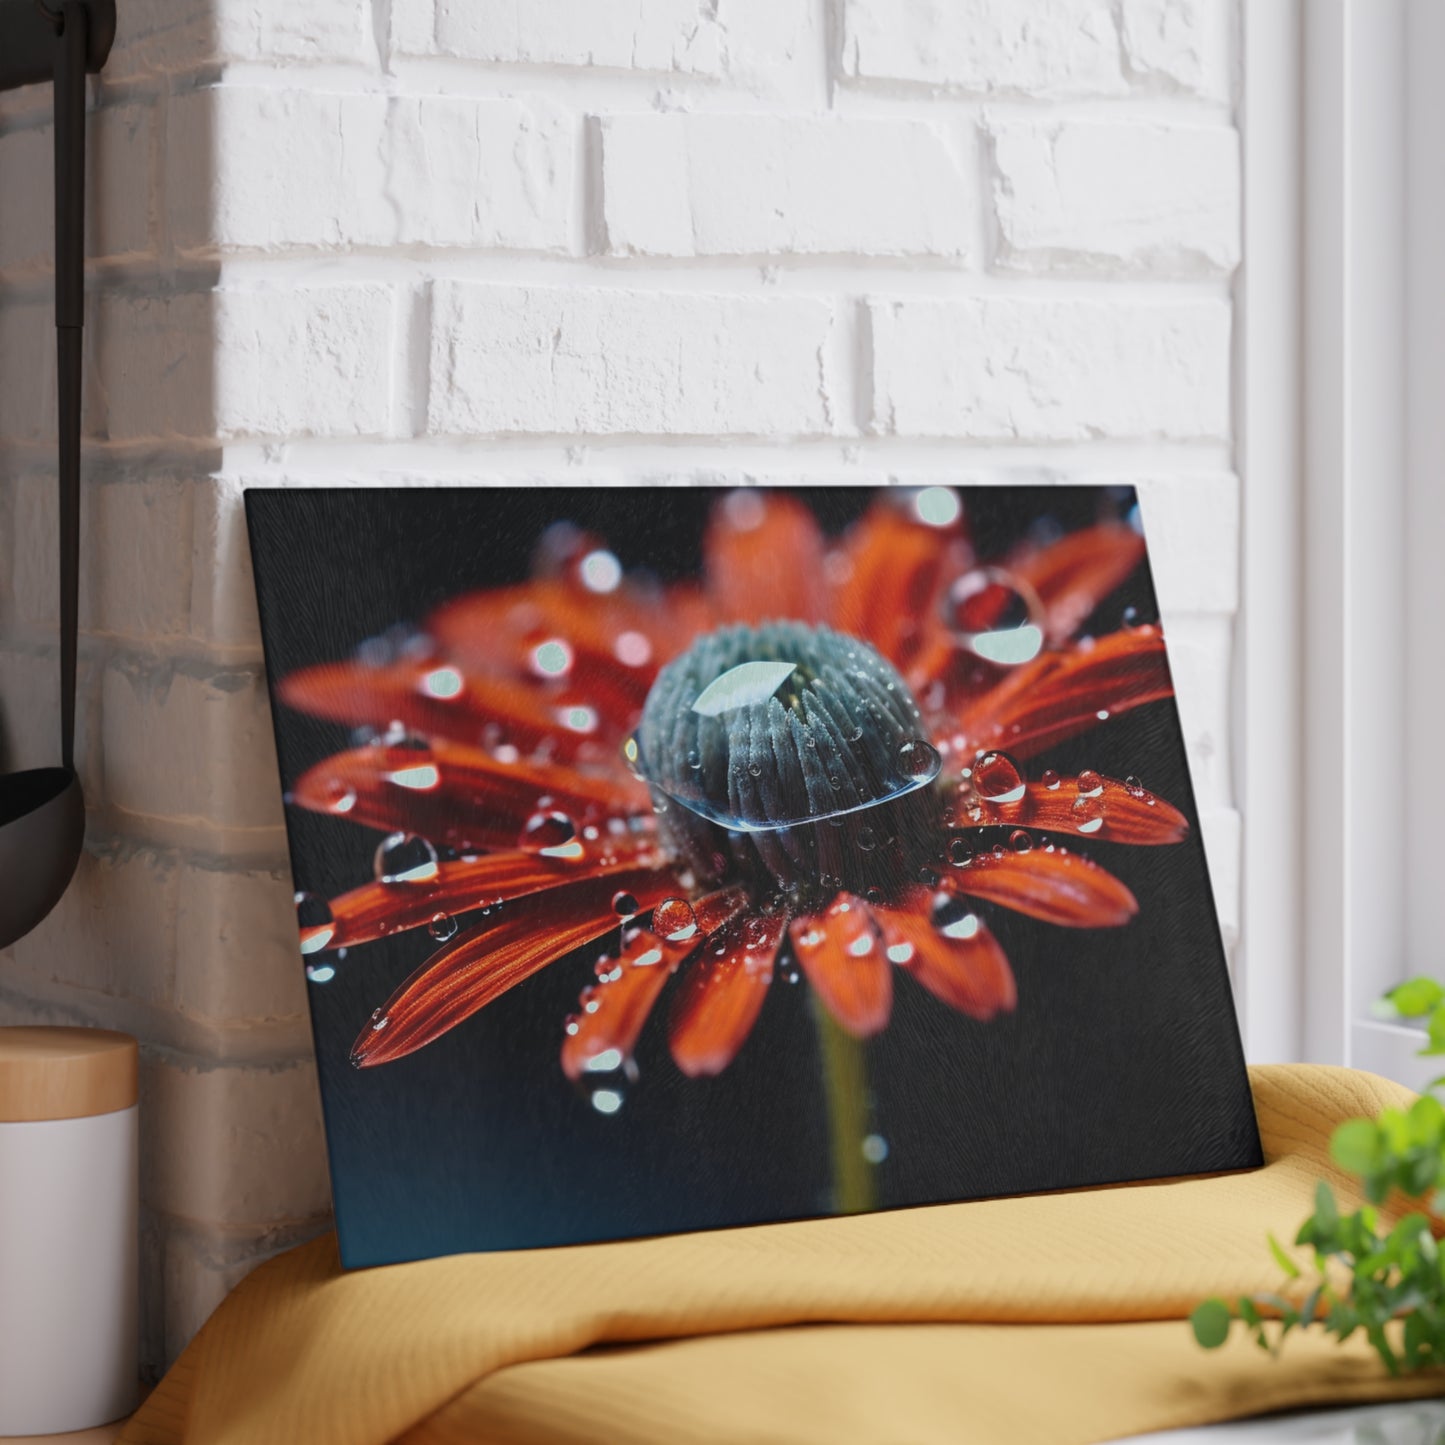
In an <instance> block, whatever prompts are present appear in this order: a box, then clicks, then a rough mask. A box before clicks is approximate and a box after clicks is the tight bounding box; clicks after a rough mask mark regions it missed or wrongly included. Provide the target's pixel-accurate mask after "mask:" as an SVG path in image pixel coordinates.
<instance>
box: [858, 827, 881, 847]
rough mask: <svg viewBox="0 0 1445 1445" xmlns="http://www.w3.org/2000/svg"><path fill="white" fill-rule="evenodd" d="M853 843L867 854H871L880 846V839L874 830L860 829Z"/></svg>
mask: <svg viewBox="0 0 1445 1445" xmlns="http://www.w3.org/2000/svg"><path fill="white" fill-rule="evenodd" d="M853 841H854V842H855V843H857V845H858V846H859V847H860V848H861V849H862V850H863V851H864V852H865V853H871V852H872V851H873V850H874V849H875V848H876V847H877V846H878V837H877V835H876V834H875V833H874V831H873V830H872V828H859V829H858V832H857V834H856V836H855V837H854V840H853Z"/></svg>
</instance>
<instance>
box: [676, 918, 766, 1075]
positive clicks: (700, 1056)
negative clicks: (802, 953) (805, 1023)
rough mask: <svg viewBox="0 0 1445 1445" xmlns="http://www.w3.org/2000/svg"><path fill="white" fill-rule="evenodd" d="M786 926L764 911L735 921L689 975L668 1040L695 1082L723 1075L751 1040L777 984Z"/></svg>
mask: <svg viewBox="0 0 1445 1445" xmlns="http://www.w3.org/2000/svg"><path fill="white" fill-rule="evenodd" d="M785 922H786V919H785V918H784V917H783V916H782V915H781V914H780V915H778V916H777V917H768V916H767V915H765V914H761V913H754V914H750V915H749V916H748V917H746V918H739V919H736V920H734V922H733V923H731V924H730V925H729V926H728V927H727V929H726V930H725V931H724V932H723V935H722V937H721V938H720V939H716V940H714V941H713V943H711V944H710V945H709V946H708V948H707V950H706V951H705V952H704V953H703V955H702V956H701V957H700V958H698V959H697V960H696V961H695V962H694V963H693V964H691V966H690V967H689V968H688V969H687V971H686V973H684V975H683V978H682V986H681V987H680V988H679V989H678V991H677V994H676V996H675V998H674V1000H673V1006H672V1020H671V1023H670V1026H669V1030H668V1042H669V1044H670V1045H671V1048H672V1057H673V1059H674V1061H675V1062H676V1064H677V1066H678V1068H679V1069H681V1070H682V1072H683V1073H684V1074H686V1075H687V1076H688V1077H689V1078H690V1079H699V1078H703V1077H705V1076H708V1075H712V1074H720V1073H722V1071H723V1070H724V1069H725V1068H727V1066H728V1065H729V1064H730V1063H732V1061H733V1060H734V1059H735V1058H736V1057H737V1053H738V1050H739V1049H740V1048H742V1046H743V1044H744V1043H745V1042H746V1041H747V1037H748V1034H749V1033H751V1032H752V1027H753V1024H754V1022H755V1021H756V1020H757V1017H758V1011H759V1010H760V1009H761V1008H762V1006H763V999H764V998H765V997H766V996H767V992H768V985H769V984H770V983H771V982H772V981H773V959H774V957H775V956H776V954H777V951H778V945H779V944H780V943H781V942H782V938H783V925H784V923H785ZM719 947H720V948H721V952H718V951H717V950H718V949H719Z"/></svg>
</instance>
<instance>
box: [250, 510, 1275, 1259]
mask: <svg viewBox="0 0 1445 1445" xmlns="http://www.w3.org/2000/svg"><path fill="white" fill-rule="evenodd" d="M247 500H248V514H249V519H250V526H251V534H252V551H253V559H254V564H255V567H256V573H257V584H258V597H259V600H260V605H261V612H262V624H263V634H264V638H265V644H266V651H267V666H268V677H269V681H270V685H271V689H272V700H273V706H274V718H275V725H276V738H277V746H278V753H279V757H280V764H281V773H282V787H283V792H284V797H285V801H286V815H287V827H288V834H289V840H290V851H291V864H292V872H293V875H294V880H295V888H296V907H297V924H298V933H299V952H300V959H299V962H298V967H299V968H304V970H305V974H306V978H307V990H308V995H309V1001H310V1005H311V1009H312V1017H313V1024H314V1026H315V1034H316V1043H317V1057H318V1067H319V1070H320V1075H321V1087H322V1097H323V1103H324V1107H325V1111H326V1118H327V1128H328V1142H329V1147H330V1151H331V1167H332V1175H333V1185H334V1192H335V1195H336V1205H337V1213H338V1227H339V1230H340V1234H341V1239H342V1248H343V1255H344V1257H345V1258H346V1260H347V1263H349V1264H350V1263H355V1264H369V1263H378V1262H384V1261H387V1260H393V1259H401V1258H411V1257H416V1256H418V1255H426V1254H435V1253H444V1252H448V1251H452V1250H458V1249H487V1248H507V1247H517V1246H522V1245H532V1244H562V1243H572V1242H582V1241H586V1240H591V1239H604V1238H617V1237H626V1236H631V1235H637V1234H648V1233H657V1232H661V1231H667V1230H679V1229H694V1228H707V1227H718V1226H722V1225H727V1224H742V1223H754V1222H761V1221H766V1220H772V1219H784V1218H796V1217H801V1216H808V1215H816V1214H826V1213H849V1212H857V1211H860V1210H868V1209H874V1208H888V1207H898V1206H902V1205H908V1204H925V1203H932V1202H939V1201H943V1200H952V1199H962V1198H975V1197H980V1196H982V1195H990V1194H999V1193H1008V1192H1021V1191H1025V1190H1030V1189H1046V1188H1062V1187H1068V1186H1070V1185H1083V1184H1093V1183H1103V1182H1111V1181H1116V1180H1122V1179H1127V1178H1145V1177H1157V1176H1162V1175H1168V1174H1171V1173H1197V1172H1202V1171H1204V1170H1208V1169H1225V1168H1242V1167H1249V1166H1252V1165H1253V1164H1255V1163H1257V1162H1258V1141H1257V1137H1256V1136H1255V1134H1254V1129H1253V1119H1252V1114H1251V1112H1250V1104H1249V1096H1248V1093H1247V1090H1246V1088H1245V1081H1244V1075H1243V1068H1242V1062H1241V1060H1240V1057H1239V1046H1238V1039H1237V1034H1236V1031H1235V1024H1234V1018H1233V1013H1232V1009H1231V1006H1230V1003H1229V998H1228V977H1227V968H1226V964H1225V959H1224V955H1223V950H1222V947H1221V943H1220V937H1219V932H1218V925H1217V922H1216V921H1215V916H1214V911H1213V904H1212V899H1211V895H1210V889H1209V881H1208V876H1207V872H1206V870H1205V866H1204V859H1203V853H1202V848H1201V845H1200V840H1199V825H1198V819H1197V816H1196V814H1195V812H1194V805H1193V798H1192V792H1191V789H1190V786H1189V780H1188V774H1187V767H1186V763H1185V756H1184V745H1183V739H1182V736H1181V733H1180V727H1179V721H1178V715H1177V711H1176V708H1175V705H1174V699H1173V686H1172V683H1171V674H1170V670H1169V665H1168V660H1167V652H1166V643H1165V636H1164V630H1163V627H1162V625H1161V623H1160V619H1159V617H1158V611H1157V605H1156V602H1155V598H1154V593H1153V587H1152V583H1151V581H1150V577H1149V567H1148V560H1147V557H1146V541H1145V532H1144V524H1143V519H1142V517H1141V509H1140V505H1139V502H1138V498H1137V496H1136V495H1135V493H1134V491H1133V490H1132V489H1131V488H1127V487H1074V486H1062V485H1040V486H1033V487H1021V486H1012V487H951V486H945V485H919V486H890V487H882V488H878V489H876V490H875V489H863V488H853V487H837V488H816V489H807V490H782V489H772V488H766V487H751V486H749V487H738V488H733V489H715V488H707V487H615V488H604V487H591V488H496V489H484V488H449V489H436V490H423V491H416V490H411V489H408V490H406V491H405V492H402V491H387V490H374V491H373V490H367V491H363V492H342V491H309V490H308V491H295V490H292V491H251V492H248V494H247Z"/></svg>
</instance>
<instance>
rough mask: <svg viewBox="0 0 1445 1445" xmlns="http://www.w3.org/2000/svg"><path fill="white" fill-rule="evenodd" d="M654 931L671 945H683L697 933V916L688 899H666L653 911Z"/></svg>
mask: <svg viewBox="0 0 1445 1445" xmlns="http://www.w3.org/2000/svg"><path fill="white" fill-rule="evenodd" d="M652 931H653V932H654V933H656V934H659V935H661V936H662V937H663V938H665V939H666V940H667V941H668V942H669V943H682V942H685V941H686V940H687V939H689V938H691V937H693V935H694V934H696V933H697V914H695V913H694V912H693V911H692V904H690V903H689V902H688V901H687V899H686V898H664V899H663V900H662V902H661V903H659V904H658V905H657V907H656V908H655V909H653V911H652Z"/></svg>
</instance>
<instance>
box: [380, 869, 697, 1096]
mask: <svg viewBox="0 0 1445 1445" xmlns="http://www.w3.org/2000/svg"><path fill="white" fill-rule="evenodd" d="M676 887H677V884H676V883H675V881H674V880H673V878H672V877H671V875H670V874H666V873H655V872H651V871H648V870H636V871H634V872H631V873H619V874H617V875H616V876H615V877H614V878H603V879H589V880H588V881H587V882H584V883H574V884H571V885H569V886H567V887H563V888H554V889H552V890H550V891H549V892H546V893H536V894H533V895H532V896H531V897H530V898H526V899H523V900H521V901H519V902H518V903H517V904H515V905H513V906H509V907H508V908H507V909H506V910H504V912H503V913H502V915H501V916H500V917H498V918H496V919H489V920H487V922H485V923H482V924H480V925H479V926H478V927H476V928H470V929H467V930H466V932H464V933H461V934H458V936H457V937H456V938H455V939H453V940H452V942H450V943H449V944H447V945H446V946H445V947H444V948H441V949H439V950H438V951H437V952H436V953H434V954H432V956H431V957H430V958H429V959H427V961H426V962H425V963H424V964H422V966H421V967H420V968H419V969H417V970H416V972H415V973H413V974H412V976H411V977H410V978H409V979H407V981H406V982H405V983H404V984H402V986H401V987H400V988H399V989H398V990H397V991H396V992H395V993H394V994H392V996H391V997H390V998H389V999H388V1000H387V1001H386V1003H384V1004H383V1005H382V1006H381V1007H380V1008H379V1009H377V1010H376V1012H375V1014H374V1015H373V1016H372V1022H371V1023H370V1024H369V1025H368V1026H367V1027H366V1028H364V1029H362V1031H361V1034H360V1036H359V1037H358V1038H357V1040H356V1042H355V1044H353V1045H352V1049H351V1062H352V1063H353V1064H355V1065H356V1066H357V1067H358V1068H367V1067H370V1066H371V1065H374V1064H388V1063H391V1062H392V1061H393V1060H394V1059H399V1058H402V1057H403V1056H405V1055H406V1054H410V1053H414V1052H415V1051H416V1050H417V1049H419V1048H422V1047H424V1046H425V1045H427V1044H429V1043H431V1042H432V1040H433V1039H436V1038H439V1037H440V1036H441V1035H442V1034H444V1033H446V1032H447V1030H448V1029H453V1028H455V1027H456V1026H457V1025H458V1024H459V1023H461V1022H462V1020H463V1019H466V1018H470V1017H471V1015H472V1014H474V1013H476V1011H477V1010H478V1009H480V1008H485V1007H486V1006H487V1004H489V1003H491V1001H492V1000H493V999H494V998H497V997H499V996H500V995H501V994H504V993H506V991H507V990H508V989H509V988H511V987H512V986H513V985H514V984H518V983H521V982H522V980H523V979H525V978H530V977H531V976H532V975H533V974H534V973H536V972H537V970H538V969H540V968H545V967H546V966H547V965H548V964H549V963H553V962H555V961H556V960H557V959H559V958H561V957H562V956H563V955H564V954H567V953H570V952H571V951H572V950H573V949H574V948H580V947H581V945H582V944H584V943H590V942H591V941H592V940H593V939H594V938H600V937H601V936H602V934H604V933H606V932H608V930H610V929H612V928H615V927H616V926H617V923H618V918H617V913H616V911H615V909H614V908H613V906H612V898H613V895H614V894H615V893H616V892H617V891H618V890H619V889H625V890H626V891H627V892H629V893H631V894H632V895H633V896H634V897H635V898H636V899H637V901H638V904H639V906H641V907H643V908H650V907H652V906H653V905H655V904H657V903H660V902H661V901H662V899H663V898H665V897H666V896H667V894H668V893H669V892H671V891H672V890H674V889H675V888H676Z"/></svg>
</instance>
